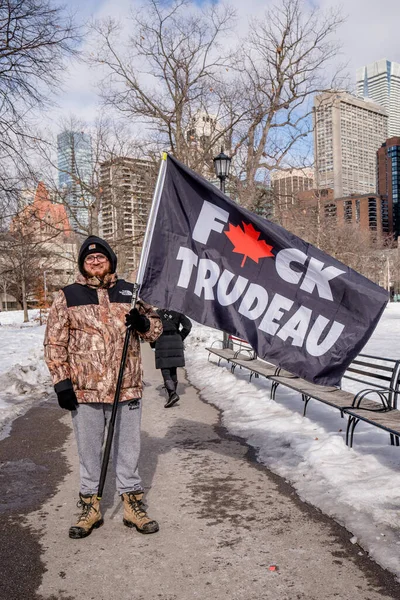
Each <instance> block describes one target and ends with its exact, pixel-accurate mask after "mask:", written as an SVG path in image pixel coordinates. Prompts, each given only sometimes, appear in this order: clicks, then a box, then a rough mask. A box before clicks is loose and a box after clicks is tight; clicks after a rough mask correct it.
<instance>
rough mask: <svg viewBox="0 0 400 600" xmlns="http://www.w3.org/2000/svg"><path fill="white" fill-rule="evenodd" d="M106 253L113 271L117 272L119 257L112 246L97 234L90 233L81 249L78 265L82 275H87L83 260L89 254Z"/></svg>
mask: <svg viewBox="0 0 400 600" xmlns="http://www.w3.org/2000/svg"><path fill="white" fill-rule="evenodd" d="M97 253H99V254H104V256H107V258H108V260H109V261H110V264H111V273H115V271H116V269H117V257H116V255H115V253H114V251H113V250H112V249H111V247H110V246H109V245H108V243H107V242H106V241H105V240H102V239H101V238H99V237H97V236H96V235H89V237H88V238H86V240H85V241H84V242H83V244H82V246H81V249H80V250H79V257H78V266H79V270H80V272H81V273H82V275H85V271H84V268H83V262H84V260H85V258H86V257H87V256H89V254H97Z"/></svg>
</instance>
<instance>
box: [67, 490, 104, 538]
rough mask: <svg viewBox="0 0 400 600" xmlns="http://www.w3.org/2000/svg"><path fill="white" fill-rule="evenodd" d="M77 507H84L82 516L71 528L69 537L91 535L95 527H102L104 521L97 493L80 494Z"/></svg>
mask: <svg viewBox="0 0 400 600" xmlns="http://www.w3.org/2000/svg"><path fill="white" fill-rule="evenodd" d="M77 507H78V508H81V509H82V513H81V516H80V517H79V519H78V522H77V524H76V525H73V526H72V527H70V528H69V537H70V538H74V539H78V538H84V537H86V536H87V535H90V534H91V533H92V530H93V529H96V528H97V527H101V526H102V525H103V523H104V521H103V518H102V516H101V512H100V502H99V500H98V499H97V494H93V495H90V494H89V495H88V496H82V494H79V500H78V503H77Z"/></svg>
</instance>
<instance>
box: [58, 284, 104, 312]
mask: <svg viewBox="0 0 400 600" xmlns="http://www.w3.org/2000/svg"><path fill="white" fill-rule="evenodd" d="M63 292H64V295H65V298H66V300H67V306H68V308H71V306H84V305H85V304H98V303H99V299H98V297H97V292H96V290H95V289H93V288H90V287H87V286H86V285H80V284H79V283H72V284H71V285H67V286H66V287H65V288H63Z"/></svg>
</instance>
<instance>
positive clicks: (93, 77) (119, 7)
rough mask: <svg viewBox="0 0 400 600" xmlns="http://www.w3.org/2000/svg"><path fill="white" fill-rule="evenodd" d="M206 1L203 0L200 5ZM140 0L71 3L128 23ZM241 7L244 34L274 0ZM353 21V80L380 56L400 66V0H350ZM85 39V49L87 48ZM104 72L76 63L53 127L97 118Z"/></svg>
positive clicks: (83, 13) (244, 0) (79, 11)
mask: <svg viewBox="0 0 400 600" xmlns="http://www.w3.org/2000/svg"><path fill="white" fill-rule="evenodd" d="M203 1H204V0H197V2H198V3H201V2H203ZM312 2H313V3H314V4H315V3H317V2H318V4H319V6H320V7H321V8H324V9H329V7H338V6H340V4H339V3H336V2H332V1H331V0H312ZM139 3H140V2H139V0H68V2H67V6H68V8H69V9H70V10H71V11H73V12H74V13H76V16H77V18H78V19H79V20H80V21H82V23H84V22H86V21H87V20H88V19H90V18H91V17H93V18H96V19H98V18H104V17H106V16H112V17H114V18H117V19H120V20H121V21H123V22H127V21H126V20H127V17H128V16H129V13H130V9H131V7H132V6H134V5H135V4H136V5H138V4H139ZM230 4H232V5H233V6H235V7H236V9H237V12H238V22H239V27H240V33H241V34H243V35H244V33H245V30H246V23H247V22H248V20H249V18H251V17H256V18H257V17H261V16H262V15H263V13H264V11H265V9H266V8H267V6H268V5H270V4H272V0H231V2H230ZM343 12H344V13H345V14H346V15H347V22H346V23H345V24H344V25H343V27H342V28H341V30H340V33H339V35H338V39H339V41H340V42H341V43H342V45H343V52H342V56H340V57H338V60H340V61H341V62H343V60H344V61H348V63H349V74H350V78H351V79H352V80H353V81H354V79H355V70H356V69H357V68H358V67H360V66H363V65H364V64H368V63H369V62H372V61H374V60H378V59H380V58H387V59H389V60H393V61H396V62H400V44H399V43H398V35H399V34H398V32H399V23H400V2H399V0H385V2H384V3H382V4H380V3H379V2H377V1H376V0H347V1H346V3H345V4H344V5H343ZM87 41H88V40H85V42H84V44H83V46H84V48H85V47H87ZM97 82H98V74H97V73H96V72H95V70H93V69H90V68H89V67H88V66H86V65H84V64H82V63H77V62H76V61H74V62H73V63H72V64H71V65H70V67H69V69H68V71H67V72H66V75H65V82H64V90H63V91H62V92H61V93H60V95H59V97H58V100H57V102H58V108H56V109H54V110H53V111H51V112H50V113H49V115H48V117H49V120H50V123H51V127H52V128H56V127H57V123H58V121H59V120H60V118H61V117H62V116H68V115H69V114H75V115H77V116H79V117H81V118H83V119H84V120H86V121H90V120H92V119H93V118H95V116H96V113H97V112H98V97H97V91H96V84H97Z"/></svg>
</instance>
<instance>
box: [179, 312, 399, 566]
mask: <svg viewBox="0 0 400 600" xmlns="http://www.w3.org/2000/svg"><path fill="white" fill-rule="evenodd" d="M399 338H400V304H395V303H393V304H391V305H389V306H388V308H387V309H386V311H385V313H384V315H383V317H382V319H381V321H380V323H379V324H378V327H377V329H376V330H375V332H374V334H373V336H372V338H371V339H370V341H369V342H368V344H367V345H366V346H365V348H364V351H365V352H367V353H370V354H375V355H378V356H382V357H387V358H399V357H400V344H399V342H398V340H399ZM216 339H221V334H220V333H219V332H218V331H215V330H212V329H209V328H206V327H204V326H201V325H196V326H195V327H194V328H193V330H192V333H191V335H190V336H189V337H188V338H187V340H186V342H185V343H186V367H187V372H188V377H189V379H190V381H191V383H192V384H194V385H195V386H196V387H197V388H198V389H199V390H200V393H201V396H202V398H204V399H205V400H206V401H208V402H211V403H213V404H214V405H215V406H217V407H218V408H220V409H221V411H222V423H223V425H224V426H225V427H226V428H227V430H229V431H230V432H231V433H232V434H234V435H238V436H240V437H242V438H244V439H245V440H246V441H247V443H248V444H250V445H251V446H252V447H254V448H255V449H256V452H257V457H258V460H259V462H261V463H263V464H265V465H266V466H267V467H268V468H269V469H271V470H272V471H274V472H275V473H277V474H278V475H280V476H281V477H283V478H284V479H285V480H286V481H288V482H290V483H291V484H292V485H293V487H294V488H295V489H296V491H297V493H298V494H299V496H300V497H301V498H302V499H303V500H305V501H306V502H309V503H310V504H313V505H314V506H317V507H318V508H319V509H321V510H322V511H323V512H324V513H325V514H327V515H329V516H331V517H333V518H334V519H335V520H336V521H337V522H339V523H340V524H342V525H344V526H345V527H346V529H347V530H348V531H349V532H350V534H349V537H350V538H351V539H352V541H353V542H354V543H358V544H359V545H360V546H361V548H363V549H364V550H366V551H368V552H369V554H370V555H371V556H372V557H373V558H374V560H375V561H376V562H378V563H379V564H381V565H382V566H383V567H385V568H387V569H389V570H391V571H392V572H394V573H395V574H396V575H397V576H398V577H400V448H397V447H393V446H390V445H388V444H389V434H387V433H385V432H383V431H380V430H378V429H376V428H374V427H372V426H370V425H367V424H364V423H359V424H358V426H357V428H356V431H355V436H354V448H353V449H349V448H348V447H347V446H346V444H345V431H346V420H345V419H341V418H340V414H339V412H338V411H337V410H335V409H332V408H330V407H328V406H326V405H323V404H322V403H319V402H316V401H313V400H310V402H309V405H308V408H307V415H308V416H307V417H305V418H304V417H303V416H302V411H303V402H302V401H301V396H300V395H299V394H298V393H297V392H294V391H291V390H287V389H285V388H283V387H282V386H280V387H279V388H278V390H277V394H276V400H275V401H273V400H271V399H270V384H269V383H268V381H267V380H266V379H265V378H264V379H262V378H259V379H254V378H253V379H252V382H251V383H248V381H249V375H248V371H246V370H240V369H239V368H236V370H235V373H234V374H231V372H230V370H229V366H228V365H227V363H226V362H224V361H221V365H220V366H219V367H218V366H217V361H216V360H215V359H212V358H211V361H214V362H208V353H207V352H206V351H205V347H206V346H208V345H210V344H211V342H212V341H213V340H216ZM344 381H345V380H344ZM350 385H352V386H354V385H355V384H354V383H350ZM343 387H344V389H346V384H345V383H344V385H343ZM347 389H349V385H347ZM353 389H354V388H353Z"/></svg>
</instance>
